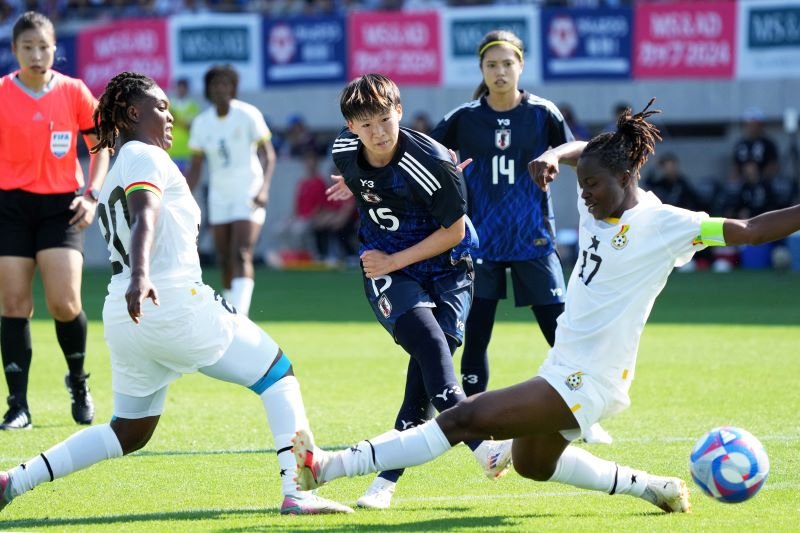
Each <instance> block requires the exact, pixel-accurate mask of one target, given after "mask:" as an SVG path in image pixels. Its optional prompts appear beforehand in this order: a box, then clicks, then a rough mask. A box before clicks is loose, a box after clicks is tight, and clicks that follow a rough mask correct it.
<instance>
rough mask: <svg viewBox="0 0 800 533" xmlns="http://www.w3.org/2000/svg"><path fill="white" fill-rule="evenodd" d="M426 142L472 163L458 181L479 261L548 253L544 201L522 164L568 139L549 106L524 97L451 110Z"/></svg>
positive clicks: (549, 219) (549, 221) (550, 233)
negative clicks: (510, 104)
mask: <svg viewBox="0 0 800 533" xmlns="http://www.w3.org/2000/svg"><path fill="white" fill-rule="evenodd" d="M431 135H432V137H434V138H435V139H436V140H438V141H439V142H441V143H442V144H444V145H445V146H447V147H448V148H451V149H453V150H457V151H458V152H459V155H460V157H461V159H462V160H466V159H468V158H472V163H471V164H470V165H469V166H467V167H466V168H465V169H464V181H465V183H466V186H467V190H468V198H469V216H470V218H471V219H472V222H473V223H474V224H475V227H476V229H477V230H478V235H479V236H480V237H481V248H480V250H479V252H478V253H477V254H476V255H477V256H478V257H481V258H483V259H486V260H488V261H524V260H529V259H536V258H539V257H544V256H546V255H548V254H550V253H552V252H553V249H554V232H555V225H554V217H553V208H552V204H551V202H550V197H549V194H547V193H544V192H542V191H541V190H540V189H539V188H538V187H537V186H536V184H535V183H534V182H533V180H532V179H531V178H530V176H529V175H528V162H529V161H531V160H532V159H535V158H536V157H538V156H539V155H541V154H542V153H543V152H544V151H545V150H547V149H548V148H549V147H551V146H558V145H560V144H563V143H565V142H568V141H572V140H573V136H572V133H571V132H570V130H569V127H568V126H567V125H566V123H565V122H564V119H563V117H562V116H561V113H560V112H559V111H558V108H557V107H556V106H555V105H554V104H553V103H552V102H550V101H549V100H546V99H544V98H540V97H538V96H535V95H533V94H530V93H527V92H524V91H523V93H522V102H521V103H520V105H518V106H517V107H515V108H514V109H511V110H509V111H495V110H493V109H492V108H491V107H490V106H489V104H488V103H487V102H486V98H485V97H481V98H479V99H477V100H474V101H472V102H467V103H466V104H464V105H462V106H459V107H457V108H456V109H454V110H452V111H450V112H449V113H448V114H447V115H445V117H444V119H443V120H442V121H441V122H440V123H439V124H438V125H437V126H436V127H435V128H434V130H433V132H432V134H431Z"/></svg>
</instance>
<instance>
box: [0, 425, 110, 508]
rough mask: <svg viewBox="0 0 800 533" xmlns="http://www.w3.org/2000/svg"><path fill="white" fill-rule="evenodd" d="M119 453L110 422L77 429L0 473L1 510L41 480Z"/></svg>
mask: <svg viewBox="0 0 800 533" xmlns="http://www.w3.org/2000/svg"><path fill="white" fill-rule="evenodd" d="M121 456H122V446H121V445H120V442H119V439H118V438H117V436H116V434H115V433H114V430H112V429H111V426H110V425H109V424H99V425H97V426H92V427H89V428H86V429H84V430H82V431H79V432H77V433H75V434H74V435H72V436H71V437H69V438H67V440H65V441H63V442H61V443H59V444H56V445H55V446H53V447H52V448H50V449H49V450H46V451H44V452H42V453H40V454H39V455H37V456H36V457H33V458H31V459H29V460H28V461H26V462H24V463H22V464H21V465H19V466H16V467H14V468H12V469H11V470H9V471H8V472H0V510H2V509H3V508H5V506H6V505H8V504H9V503H11V501H12V500H13V499H14V498H16V497H17V496H20V495H21V494H23V493H25V492H28V491H29V490H32V489H33V488H35V487H37V486H38V485H41V484H42V483H45V482H47V481H53V480H55V479H59V478H62V477H65V476H67V475H69V474H71V473H73V472H75V471H77V470H81V469H83V468H87V467H89V466H91V465H93V464H95V463H99V462H100V461H103V460H105V459H112V458H115V457H121Z"/></svg>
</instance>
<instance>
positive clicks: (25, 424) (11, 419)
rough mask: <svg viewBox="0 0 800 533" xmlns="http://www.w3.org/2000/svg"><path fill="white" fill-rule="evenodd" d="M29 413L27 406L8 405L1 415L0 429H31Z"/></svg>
mask: <svg viewBox="0 0 800 533" xmlns="http://www.w3.org/2000/svg"><path fill="white" fill-rule="evenodd" d="M32 427H33V424H32V423H31V413H30V411H28V408H27V407H23V406H21V405H9V406H8V411H6V414H5V415H3V423H2V424H0V430H9V431H11V430H15V429H31V428H32Z"/></svg>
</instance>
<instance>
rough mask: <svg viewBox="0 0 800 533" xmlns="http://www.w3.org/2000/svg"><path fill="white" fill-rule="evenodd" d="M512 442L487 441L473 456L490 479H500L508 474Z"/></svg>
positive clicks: (476, 449)
mask: <svg viewBox="0 0 800 533" xmlns="http://www.w3.org/2000/svg"><path fill="white" fill-rule="evenodd" d="M512 442H513V441H512V440H510V439H509V440H500V441H495V440H485V441H483V442H482V443H481V445H480V446H478V447H477V448H475V451H473V452H472V454H473V455H474V456H475V460H476V461H478V464H479V465H481V468H483V473H484V474H485V475H486V477H488V478H489V479H499V478H501V477H503V476H504V475H506V474H507V473H508V467H509V465H510V464H511V444H512Z"/></svg>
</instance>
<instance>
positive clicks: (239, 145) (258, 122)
mask: <svg viewBox="0 0 800 533" xmlns="http://www.w3.org/2000/svg"><path fill="white" fill-rule="evenodd" d="M271 137H272V133H271V132H270V130H269V128H268V127H267V123H266V122H265V121H264V116H263V115H262V114H261V112H260V111H259V110H258V109H257V108H256V107H255V106H252V105H250V104H248V103H246V102H242V101H241V100H232V101H231V107H230V111H229V112H228V114H227V115H225V116H224V117H220V116H218V115H217V110H216V109H215V108H214V107H210V108H208V109H206V110H205V111H203V112H202V113H200V114H199V115H198V116H197V117H196V118H195V119H194V120H193V121H192V127H191V131H190V133H189V148H190V149H191V150H193V151H195V152H203V153H204V154H205V157H206V161H208V175H209V188H208V191H209V195H210V196H211V198H212V199H214V198H215V197H216V198H219V199H221V200H225V199H231V198H238V197H240V196H242V194H243V193H246V198H253V197H254V196H255V195H256V194H258V191H259V190H260V189H261V186H262V185H263V183H264V169H263V168H262V167H261V162H260V161H259V160H258V155H257V153H256V146H257V144H258V142H259V141H267V140H269V139H270V138H271Z"/></svg>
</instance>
